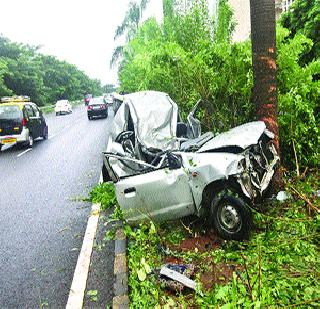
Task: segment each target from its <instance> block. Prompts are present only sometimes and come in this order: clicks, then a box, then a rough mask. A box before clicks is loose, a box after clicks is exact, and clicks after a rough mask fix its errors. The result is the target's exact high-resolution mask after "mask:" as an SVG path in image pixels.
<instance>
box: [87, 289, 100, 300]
mask: <svg viewBox="0 0 320 309" xmlns="http://www.w3.org/2000/svg"><path fill="white" fill-rule="evenodd" d="M87 295H88V296H89V298H90V301H92V302H96V301H97V300H98V291H97V290H89V291H88V292H87Z"/></svg>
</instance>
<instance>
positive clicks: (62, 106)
mask: <svg viewBox="0 0 320 309" xmlns="http://www.w3.org/2000/svg"><path fill="white" fill-rule="evenodd" d="M54 111H55V112H56V116H58V115H61V114H70V113H72V105H71V104H70V102H69V101H68V100H59V101H57V103H56V106H55V108H54Z"/></svg>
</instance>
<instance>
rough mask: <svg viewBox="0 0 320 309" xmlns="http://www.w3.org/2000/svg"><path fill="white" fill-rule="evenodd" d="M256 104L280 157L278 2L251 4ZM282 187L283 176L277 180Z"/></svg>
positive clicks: (254, 0)
mask: <svg viewBox="0 0 320 309" xmlns="http://www.w3.org/2000/svg"><path fill="white" fill-rule="evenodd" d="M250 15H251V38H252V66H253V78H254V80H253V102H254V104H255V106H256V111H257V116H258V119H259V120H262V121H264V122H265V123H266V126H267V128H268V129H269V130H270V131H271V132H273V133H274V135H275V139H274V145H275V147H276V149H277V151H278V153H279V127H278V104H277V81H276V74H277V65H276V20H275V0H250ZM275 182H276V183H275V185H274V187H277V186H278V185H279V183H280V175H279V173H278V175H276V177H275Z"/></svg>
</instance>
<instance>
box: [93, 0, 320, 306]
mask: <svg viewBox="0 0 320 309" xmlns="http://www.w3.org/2000/svg"><path fill="white" fill-rule="evenodd" d="M187 2H188V3H189V4H190V5H189V6H187V7H185V6H181V5H180V6H179V3H180V2H179V1H171V0H166V1H164V4H165V5H164V9H165V13H166V14H165V17H164V23H163V24H162V25H160V24H158V23H157V22H156V20H155V19H149V20H147V21H145V22H144V23H139V26H138V27H137V28H135V31H134V33H132V32H131V36H130V38H128V40H127V44H126V45H125V46H123V47H121V54H120V56H121V57H122V58H120V59H121V61H120V69H119V79H120V87H121V90H123V91H126V92H134V91H140V90H158V91H163V92H167V93H169V95H170V96H171V97H172V99H173V100H174V101H175V102H177V103H178V105H179V107H180V109H181V110H182V111H183V114H184V116H186V114H187V113H188V112H189V111H190V109H191V108H192V106H193V104H194V103H195V102H196V101H197V100H198V99H200V98H202V99H204V100H205V102H206V106H205V108H204V109H203V110H202V111H201V113H200V117H201V119H202V127H203V128H205V129H206V130H211V131H213V132H215V133H218V132H222V131H225V130H227V129H229V128H231V127H234V126H236V125H239V124H242V123H245V122H248V121H252V120H254V119H255V115H254V106H253V104H252V88H253V76H252V63H251V42H250V40H247V41H245V42H242V43H232V42H231V35H232V31H233V28H234V21H233V17H232V11H231V9H230V7H229V6H228V3H227V1H225V0H222V1H220V6H219V12H218V19H212V18H211V17H210V15H209V11H208V6H207V1H205V0H199V1H193V2H192V3H191V2H189V1H187ZM180 4H181V3H180ZM292 8H293V9H292V10H290V11H289V12H288V13H286V14H285V15H283V17H282V18H281V20H280V21H279V22H278V25H277V65H278V104H279V126H280V147H281V159H282V168H283V173H284V177H283V178H284V179H283V182H284V184H283V186H284V191H285V192H286V196H287V199H285V200H284V201H282V202H280V201H277V200H275V199H272V200H267V201H266V202H265V204H264V205H263V207H262V208H261V211H259V212H256V211H255V212H254V224H255V226H254V229H253V232H252V235H251V238H250V240H249V241H244V242H235V241H224V240H221V239H219V238H217V237H216V236H215V233H214V231H213V230H212V229H211V225H210V220H208V221H207V222H205V223H203V221H199V220H197V219H196V218H187V219H184V220H180V221H176V222H165V223H162V224H156V223H154V222H152V221H146V222H143V223H141V224H140V225H139V226H138V227H130V226H128V225H125V231H126V234H127V237H128V251H127V253H128V268H129V294H130V295H129V296H130V306H131V307H133V308H175V307H179V308H181V307H183V308H185V307H201V308H207V307H214V308H215V307H218V308H243V307H244V308H269V307H271V308H278V307H286V308H288V307H296V308H315V307H319V304H320V293H319V291H320V277H319V271H320V265H319V258H318V256H319V228H320V221H319V219H320V198H319V187H320V174H319V169H318V168H319V156H320V154H319V136H320V134H319V112H320V110H319V102H320V92H319V89H320V79H319V76H320V58H319V53H318V51H319V36H318V35H317V34H316V33H317V29H319V16H320V12H319V6H318V2H317V0H311V1H307V0H295V1H294V3H293V5H292ZM128 16H129V15H128ZM128 16H127V18H129V17H128ZM317 46H318V48H317ZM120 56H119V55H117V57H120ZM106 186H107V188H105V189H103V187H102V186H100V188H99V189H96V192H95V194H94V195H93V198H95V199H96V201H99V200H105V199H107V200H108V199H110V200H112V203H110V205H111V204H114V203H115V197H114V191H113V192H112V189H110V186H111V185H109V184H108V185H106ZM104 190H106V191H104ZM103 204H104V205H109V202H108V201H103ZM107 207H108V206H107ZM262 209H263V211H262ZM115 213H116V214H115V215H114V216H113V218H114V217H119V216H120V217H121V211H119V208H116V211H115ZM166 263H182V264H192V265H193V266H194V274H193V276H192V279H194V280H195V281H196V283H197V288H196V290H195V291H193V290H190V289H187V288H185V289H183V291H182V292H176V291H172V290H170V289H168V287H166V286H165V284H164V282H161V281H159V280H158V274H159V270H160V268H161V266H162V265H164V264H166Z"/></svg>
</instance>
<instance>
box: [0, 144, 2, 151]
mask: <svg viewBox="0 0 320 309" xmlns="http://www.w3.org/2000/svg"><path fill="white" fill-rule="evenodd" d="M1 149H2V144H0V152H1Z"/></svg>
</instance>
